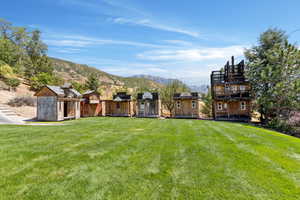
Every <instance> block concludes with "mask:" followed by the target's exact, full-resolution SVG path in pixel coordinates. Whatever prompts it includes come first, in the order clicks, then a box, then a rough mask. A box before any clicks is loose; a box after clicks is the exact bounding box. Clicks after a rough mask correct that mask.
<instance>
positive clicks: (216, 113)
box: [211, 57, 252, 121]
mask: <svg viewBox="0 0 300 200" xmlns="http://www.w3.org/2000/svg"><path fill="white" fill-rule="evenodd" d="M244 67H245V64H244V61H241V62H240V63H239V64H237V65H235V64H234V57H232V61H231V64H229V62H227V63H226V65H225V67H224V70H222V71H213V72H212V74H211V91H212V99H213V105H212V108H213V117H214V119H215V120H231V121H249V120H251V100H252V96H251V85H250V83H249V81H248V80H247V79H246V77H245V72H244Z"/></svg>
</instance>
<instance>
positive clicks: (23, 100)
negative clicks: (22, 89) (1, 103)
mask: <svg viewBox="0 0 300 200" xmlns="http://www.w3.org/2000/svg"><path fill="white" fill-rule="evenodd" d="M7 104H8V105H10V106H13V107H21V106H35V105H36V98H34V97H31V96H21V97H15V98H13V99H11V100H9V102H8V103H7Z"/></svg>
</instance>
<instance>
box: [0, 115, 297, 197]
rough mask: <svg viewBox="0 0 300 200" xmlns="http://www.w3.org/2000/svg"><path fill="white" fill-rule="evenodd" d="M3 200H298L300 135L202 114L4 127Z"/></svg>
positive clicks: (0, 140)
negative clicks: (182, 117) (186, 117)
mask: <svg viewBox="0 0 300 200" xmlns="http://www.w3.org/2000/svg"><path fill="white" fill-rule="evenodd" d="M0 199H5V200H6V199H64V200H65V199H72V200H73V199H89V200H92V199H231V200H232V199H263V200H266V199H284V200H286V199H300V140H299V139H297V138H293V137H290V136H286V135H283V134H280V133H276V132H273V131H269V130H265V129H261V128H256V127H251V126H249V125H246V124H238V123H228V122H214V121H199V120H176V119H170V120H159V119H130V118H89V119H80V120H77V121H70V122H65V125H64V126H5V125H2V126H0Z"/></svg>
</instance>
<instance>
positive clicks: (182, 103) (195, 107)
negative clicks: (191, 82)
mask: <svg viewBox="0 0 300 200" xmlns="http://www.w3.org/2000/svg"><path fill="white" fill-rule="evenodd" d="M173 100H174V102H175V108H174V117H175V118H200V115H201V113H200V107H201V97H200V94H199V93H197V92H192V93H189V92H184V93H176V94H174V96H173Z"/></svg>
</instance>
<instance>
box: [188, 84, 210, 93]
mask: <svg viewBox="0 0 300 200" xmlns="http://www.w3.org/2000/svg"><path fill="white" fill-rule="evenodd" d="M208 87H209V86H208V85H189V88H190V89H191V91H193V92H200V93H207V92H208Z"/></svg>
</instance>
